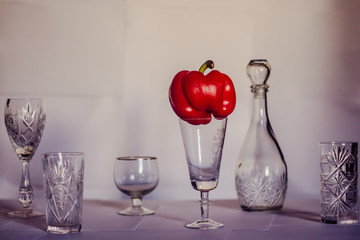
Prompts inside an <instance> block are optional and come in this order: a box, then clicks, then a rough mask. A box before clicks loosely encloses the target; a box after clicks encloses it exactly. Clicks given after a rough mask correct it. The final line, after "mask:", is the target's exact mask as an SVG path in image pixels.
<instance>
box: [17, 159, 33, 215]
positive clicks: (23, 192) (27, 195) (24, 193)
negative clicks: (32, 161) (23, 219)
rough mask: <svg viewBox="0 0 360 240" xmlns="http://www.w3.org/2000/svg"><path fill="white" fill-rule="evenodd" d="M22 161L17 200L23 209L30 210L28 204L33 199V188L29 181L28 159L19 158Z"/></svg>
mask: <svg viewBox="0 0 360 240" xmlns="http://www.w3.org/2000/svg"><path fill="white" fill-rule="evenodd" d="M21 162H22V175H21V182H20V188H19V201H20V203H21V204H22V206H23V209H24V210H26V211H28V210H30V209H31V208H30V204H31V203H32V201H33V200H34V194H33V188H32V186H31V182H30V167H29V161H28V160H21Z"/></svg>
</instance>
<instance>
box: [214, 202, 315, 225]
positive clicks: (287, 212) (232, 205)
mask: <svg viewBox="0 0 360 240" xmlns="http://www.w3.org/2000/svg"><path fill="white" fill-rule="evenodd" d="M317 202H318V201H316V200H314V201H312V200H311V201H304V202H301V201H300V202H299V203H298V202H295V205H296V204H299V206H302V208H306V206H305V207H304V206H303V205H304V203H305V205H308V206H310V208H311V210H313V209H315V207H316V204H317ZM211 205H213V206H218V207H224V208H229V209H234V210H241V208H240V205H239V202H238V201H237V200H234V199H232V200H221V201H219V200H213V201H211ZM292 205H294V204H292ZM241 211H243V210H241ZM264 213H272V214H276V215H278V216H284V217H290V218H296V219H301V220H306V221H312V222H320V221H321V219H320V214H319V213H318V212H316V211H308V210H303V209H301V208H300V207H299V209H296V206H290V207H289V206H284V207H283V208H282V209H281V210H277V211H264Z"/></svg>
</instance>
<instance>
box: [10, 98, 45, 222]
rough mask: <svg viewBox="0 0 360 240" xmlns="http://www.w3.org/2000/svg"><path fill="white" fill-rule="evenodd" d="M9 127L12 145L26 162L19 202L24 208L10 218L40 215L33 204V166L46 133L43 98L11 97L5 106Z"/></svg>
mask: <svg viewBox="0 0 360 240" xmlns="http://www.w3.org/2000/svg"><path fill="white" fill-rule="evenodd" d="M4 116H5V126H6V130H7V133H8V135H9V138H10V142H11V144H12V146H13V148H14V150H15V152H16V154H17V156H18V157H19V159H20V161H21V163H22V175H21V182H20V188H19V201H20V203H21V205H22V209H20V210H18V211H14V212H9V213H8V214H7V216H9V217H22V218H28V217H35V216H40V215H43V214H40V213H38V212H35V211H34V210H33V209H32V208H31V207H30V204H31V202H32V201H33V200H34V194H33V188H32V186H31V182H30V169H29V163H30V161H31V159H32V157H33V156H34V154H35V151H36V149H37V147H38V146H39V143H40V140H41V136H42V134H43V131H44V127H45V122H46V114H45V109H44V105H43V101H42V99H40V98H9V99H7V100H6V104H5V112H4Z"/></svg>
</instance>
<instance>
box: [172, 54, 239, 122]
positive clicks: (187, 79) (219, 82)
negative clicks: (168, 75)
mask: <svg viewBox="0 0 360 240" xmlns="http://www.w3.org/2000/svg"><path fill="white" fill-rule="evenodd" d="M207 68H210V69H212V68H214V63H213V62H212V61H211V60H208V61H206V62H205V63H204V64H203V65H202V66H201V67H200V69H199V71H187V70H184V71H180V72H179V73H177V74H176V75H175V77H174V79H173V81H172V83H171V85H170V88H169V100H170V104H171V107H172V108H173V110H174V112H175V113H176V115H178V117H179V118H181V119H183V120H185V121H187V122H189V123H191V124H207V123H209V122H210V121H211V118H212V116H214V117H215V118H217V119H222V118H225V117H227V116H228V115H229V114H230V113H232V111H233V110H234V108H235V104H236V94H235V88H234V84H233V82H232V81H231V79H230V78H229V77H228V76H227V75H225V74H223V73H221V72H219V71H217V70H213V71H211V72H210V73H208V74H207V75H204V72H205V70H206V69H207ZM195 119H196V120H195Z"/></svg>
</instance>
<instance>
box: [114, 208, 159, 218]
mask: <svg viewBox="0 0 360 240" xmlns="http://www.w3.org/2000/svg"><path fill="white" fill-rule="evenodd" d="M154 213H155V211H153V210H150V209H147V208H144V207H141V206H140V207H128V208H126V209H124V210H121V211H119V212H118V214H119V215H124V216H146V215H152V214H154Z"/></svg>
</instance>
